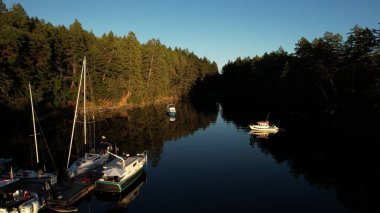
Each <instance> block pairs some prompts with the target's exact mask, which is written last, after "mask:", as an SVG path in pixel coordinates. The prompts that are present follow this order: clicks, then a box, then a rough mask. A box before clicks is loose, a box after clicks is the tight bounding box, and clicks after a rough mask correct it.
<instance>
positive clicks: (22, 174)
mask: <svg viewBox="0 0 380 213" xmlns="http://www.w3.org/2000/svg"><path fill="white" fill-rule="evenodd" d="M29 94H30V104H31V108H32V110H31V111H32V121H33V133H34V134H33V135H32V136H33V137H34V144H35V151H36V163H37V165H38V164H39V163H40V156H39V153H38V141H37V130H36V118H35V112H34V107H33V95H32V87H31V86H30V84H29ZM48 151H49V150H48ZM49 153H50V151H49ZM45 170H46V169H45V166H44V169H43V170H42V169H39V170H38V171H35V170H31V169H28V170H22V169H20V170H18V171H17V172H15V173H14V176H15V178H19V179H35V180H38V181H49V182H50V184H55V183H56V182H57V173H56V172H54V173H47V172H46V171H45Z"/></svg>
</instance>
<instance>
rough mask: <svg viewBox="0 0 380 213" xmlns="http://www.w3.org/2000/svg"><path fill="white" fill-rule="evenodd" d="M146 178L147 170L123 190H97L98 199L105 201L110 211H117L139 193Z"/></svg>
mask: <svg viewBox="0 0 380 213" xmlns="http://www.w3.org/2000/svg"><path fill="white" fill-rule="evenodd" d="M146 180H147V174H146V172H145V171H143V173H142V174H141V175H140V177H139V178H138V179H137V180H136V181H135V182H134V183H133V184H131V185H130V186H129V187H128V188H126V189H125V190H124V191H123V192H121V193H107V192H101V191H96V192H95V195H96V199H97V200H99V201H105V202H106V205H107V208H108V210H110V212H113V211H116V210H118V209H124V208H126V207H127V205H128V204H129V203H131V202H132V201H133V200H134V199H135V198H136V197H137V196H138V195H139V193H140V190H141V187H142V185H143V184H144V183H145V182H146Z"/></svg>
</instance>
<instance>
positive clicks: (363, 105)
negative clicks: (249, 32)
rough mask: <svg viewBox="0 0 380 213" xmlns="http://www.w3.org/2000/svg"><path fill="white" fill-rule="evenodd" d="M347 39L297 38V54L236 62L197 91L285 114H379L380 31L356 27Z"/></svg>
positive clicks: (328, 36) (332, 36) (280, 52)
mask: <svg viewBox="0 0 380 213" xmlns="http://www.w3.org/2000/svg"><path fill="white" fill-rule="evenodd" d="M346 37H347V38H346V39H344V38H343V36H342V35H340V34H334V33H331V32H326V33H324V35H323V37H321V38H315V39H313V40H312V41H309V40H307V39H306V38H301V39H299V41H298V42H297V43H296V44H295V49H294V53H290V54H289V53H287V52H286V51H284V49H282V48H281V47H280V48H279V49H278V50H277V51H274V52H270V53H265V54H264V55H262V56H255V57H252V58H250V57H247V58H237V59H236V60H235V61H233V62H231V61H229V62H228V63H227V64H226V65H225V66H224V67H223V68H222V73H221V75H220V76H214V77H210V78H207V81H206V82H205V83H204V84H200V85H197V89H195V91H198V92H199V91H201V90H205V89H206V90H208V92H209V94H211V95H213V96H215V95H216V96H217V97H219V98H223V99H231V98H233V100H243V101H244V102H253V103H259V104H260V105H264V106H265V105H266V106H277V108H279V107H281V108H282V109H283V110H284V111H286V110H288V111H292V110H293V111H315V110H322V111H327V112H329V113H334V112H336V111H352V110H354V111H368V110H369V111H372V112H373V111H376V112H379V111H380V108H379V107H380V30H379V29H369V28H362V27H360V26H357V25H355V26H354V27H353V28H352V29H350V31H349V32H348V33H347V35H346ZM195 93H196V92H195ZM260 105H259V106H260ZM256 106H257V105H256Z"/></svg>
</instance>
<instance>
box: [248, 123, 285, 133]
mask: <svg viewBox="0 0 380 213" xmlns="http://www.w3.org/2000/svg"><path fill="white" fill-rule="evenodd" d="M249 128H250V129H251V130H254V131H260V132H270V133H276V132H278V130H279V128H278V127H277V126H276V125H273V124H270V123H269V121H258V122H257V124H250V125H249Z"/></svg>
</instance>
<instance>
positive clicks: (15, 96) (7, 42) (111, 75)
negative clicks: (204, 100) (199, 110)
mask: <svg viewBox="0 0 380 213" xmlns="http://www.w3.org/2000/svg"><path fill="white" fill-rule="evenodd" d="M0 54H1V58H0V79H1V81H0V105H1V106H3V107H4V106H5V107H8V108H20V107H23V106H24V105H25V104H27V103H28V93H27V92H28V89H27V88H28V87H27V85H28V83H31V85H32V87H33V93H34V96H35V97H34V99H36V102H40V105H43V106H53V107H54V106H67V105H69V104H70V102H72V101H74V100H75V91H76V87H77V83H78V82H79V76H80V71H81V66H82V60H83V57H84V56H86V57H87V70H89V76H90V81H89V84H91V88H92V91H90V92H91V94H92V96H93V100H96V101H97V103H96V104H100V105H108V104H112V105H115V104H118V105H125V104H136V103H137V104H140V103H146V102H153V101H155V100H160V99H162V98H167V97H170V98H181V97H184V96H185V97H186V96H187V94H188V92H189V91H190V90H191V88H192V86H193V84H194V83H195V82H196V81H197V80H200V79H203V78H204V77H205V76H207V75H214V74H217V73H218V68H217V65H216V63H215V62H210V61H209V60H208V59H207V58H199V57H198V56H196V55H195V54H194V53H193V52H190V51H188V50H186V49H180V48H174V49H172V48H168V47H166V46H165V45H163V44H161V43H160V41H159V40H158V39H151V40H149V41H147V42H146V43H145V44H141V43H140V42H139V41H138V39H137V38H136V35H135V34H134V33H133V32H129V33H128V35H126V36H117V35H115V34H113V33H112V32H109V33H107V34H103V36H101V37H100V38H99V37H96V36H95V35H94V34H93V33H92V32H89V31H86V30H84V29H83V27H82V25H81V23H80V22H79V21H78V20H75V21H74V23H73V24H71V25H70V26H69V27H68V28H66V27H65V26H53V25H52V24H51V23H47V22H45V21H44V20H41V19H38V18H36V17H28V15H27V14H26V12H25V11H24V9H23V7H22V6H21V5H20V4H15V5H13V6H12V8H10V9H7V7H6V5H5V4H4V3H3V2H2V0H0Z"/></svg>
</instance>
